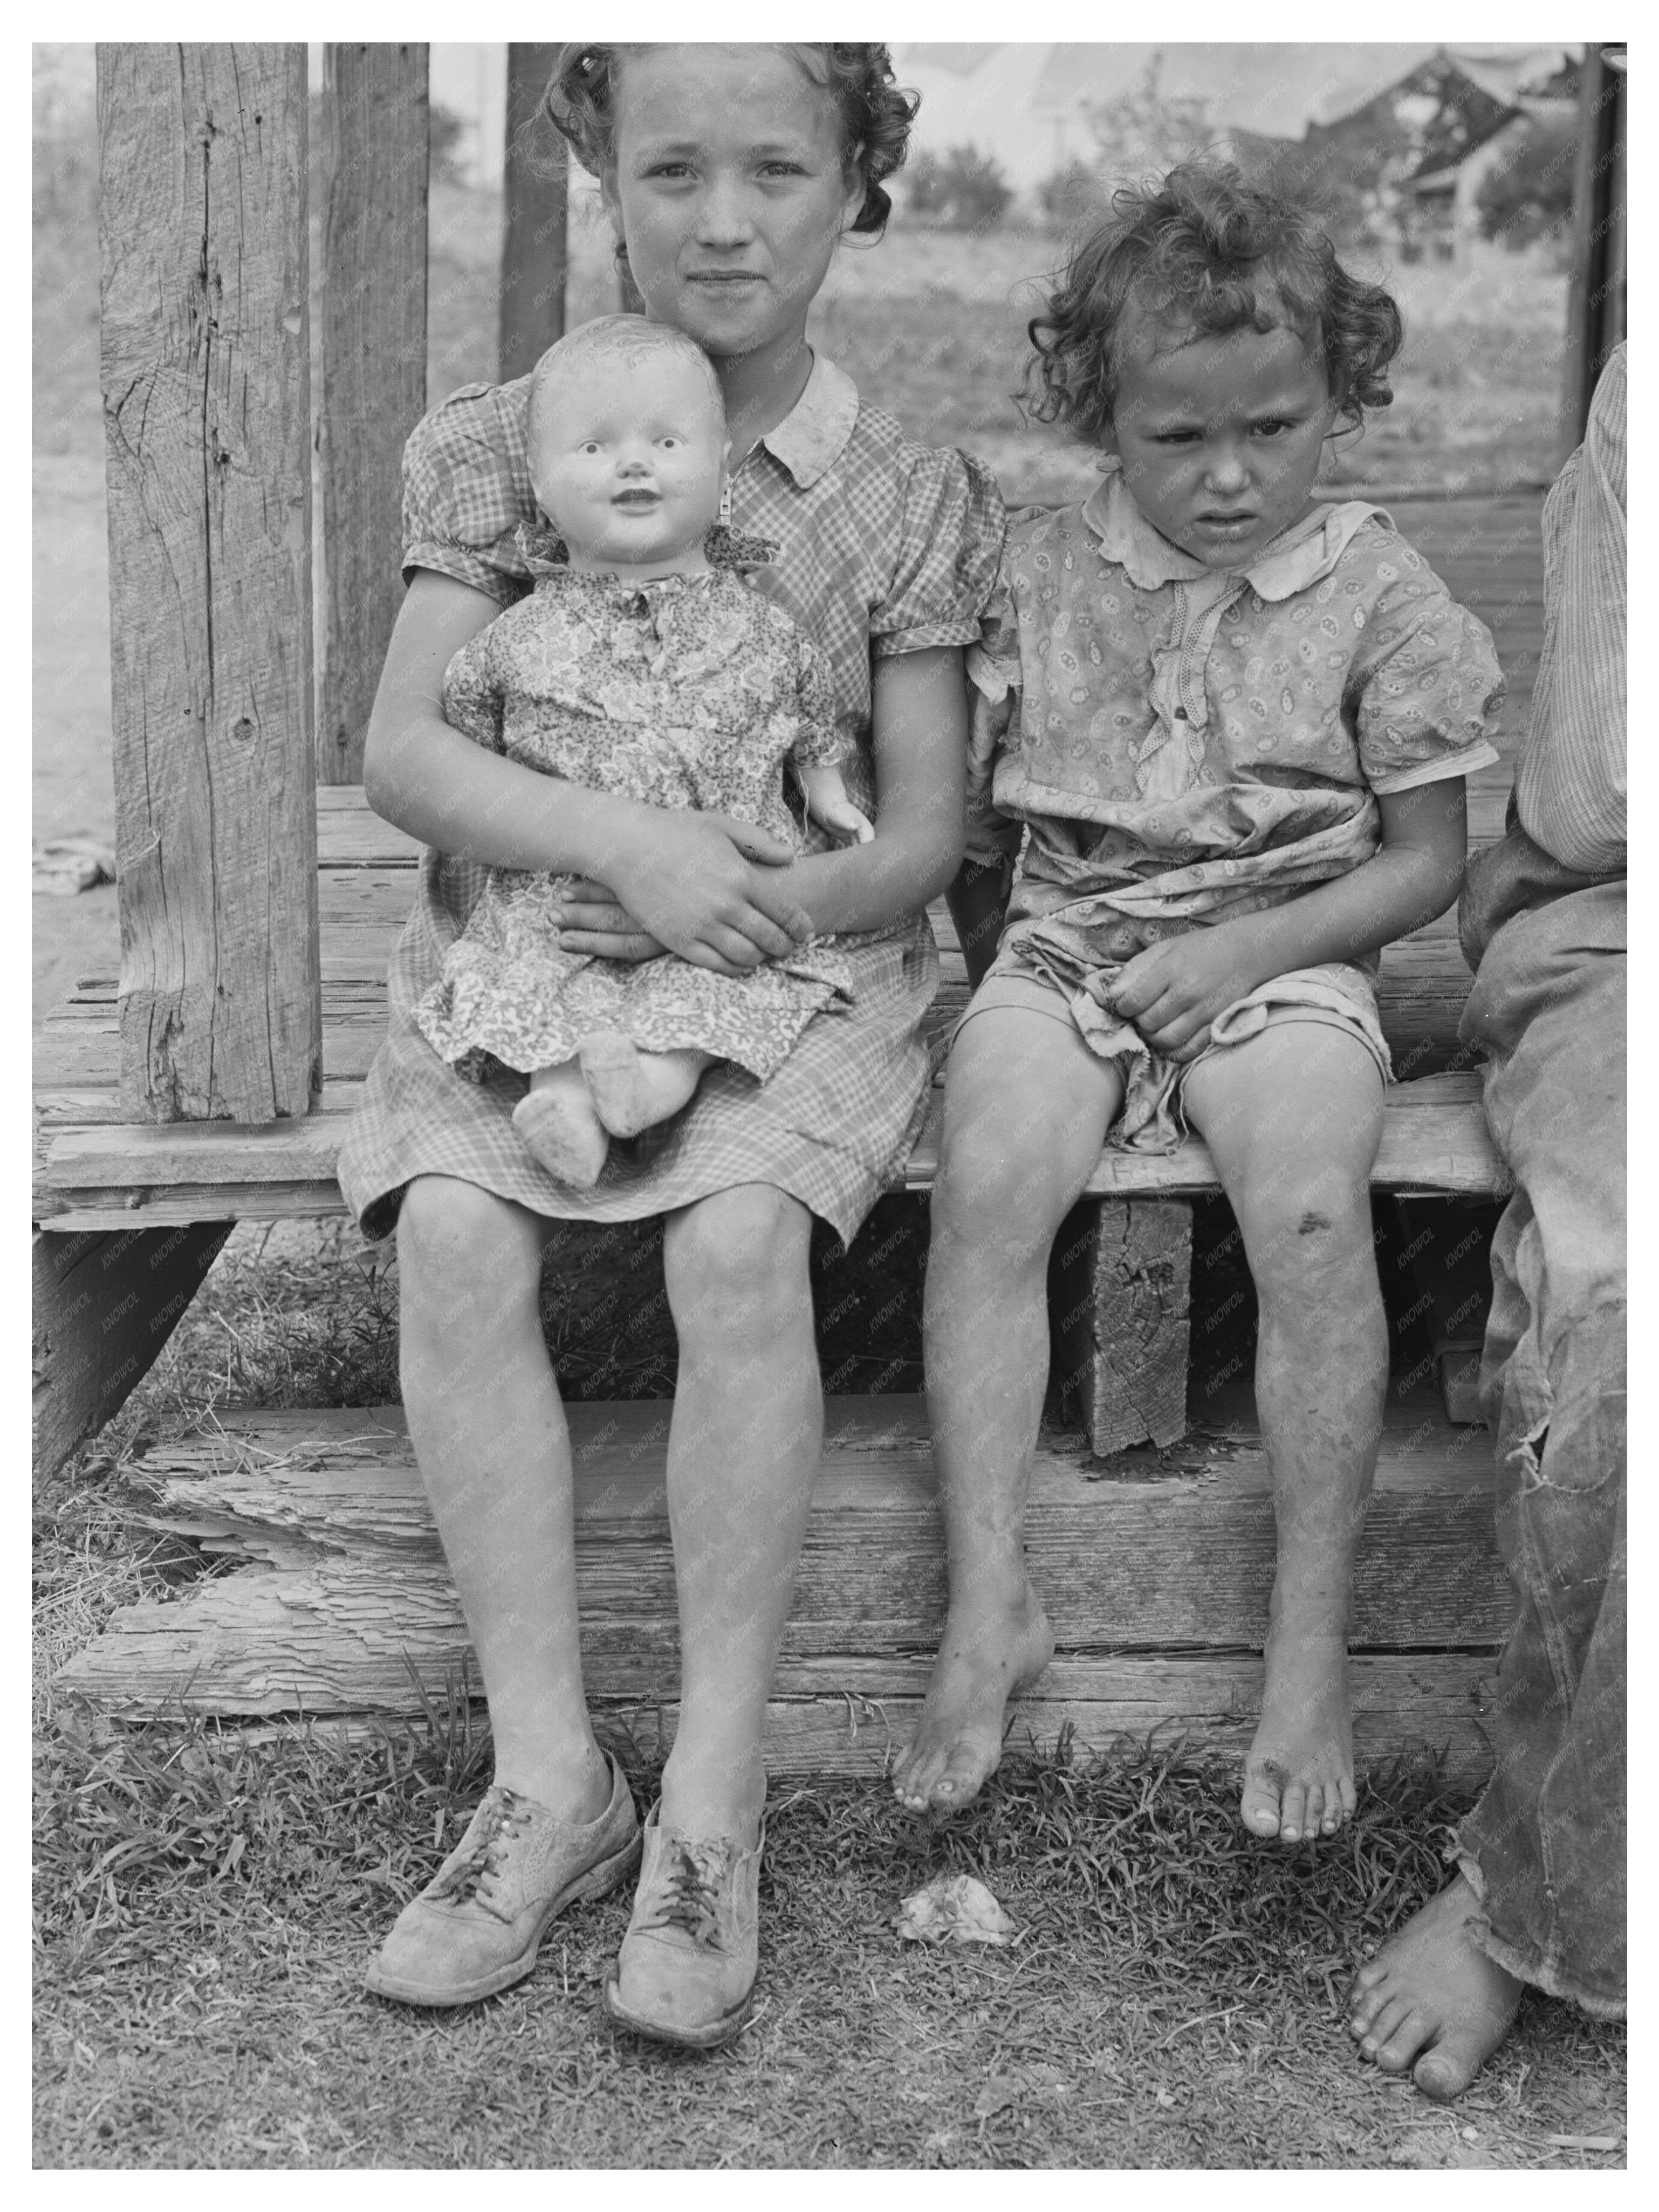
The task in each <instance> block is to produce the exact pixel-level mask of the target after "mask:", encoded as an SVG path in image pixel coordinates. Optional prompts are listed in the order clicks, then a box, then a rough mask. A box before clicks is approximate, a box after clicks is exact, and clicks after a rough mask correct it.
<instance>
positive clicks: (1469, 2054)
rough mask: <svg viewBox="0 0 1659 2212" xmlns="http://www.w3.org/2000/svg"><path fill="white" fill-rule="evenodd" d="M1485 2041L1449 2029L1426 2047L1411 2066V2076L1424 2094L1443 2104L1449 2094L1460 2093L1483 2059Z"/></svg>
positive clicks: (1465, 2087)
mask: <svg viewBox="0 0 1659 2212" xmlns="http://www.w3.org/2000/svg"><path fill="white" fill-rule="evenodd" d="M1486 2056H1487V2054H1486V2049H1485V2046H1484V2045H1483V2044H1482V2043H1481V2042H1480V2040H1479V2039H1477V2038H1474V2037H1471V2036H1468V2035H1462V2034H1460V2033H1458V2032H1457V2030H1456V2029H1455V2028H1452V2029H1449V2030H1448V2031H1447V2033H1445V2034H1444V2035H1443V2036H1442V2037H1441V2038H1440V2039H1439V2041H1438V2042H1437V2043H1436V2045H1434V2048H1433V2049H1432V2050H1431V2051H1425V2052H1424V2053H1423V2056H1422V2057H1420V2058H1419V2060H1418V2062H1417V2063H1416V2065H1415V2066H1414V2067H1413V2069H1412V2079H1413V2081H1415V2082H1416V2084H1417V2086H1418V2087H1419V2089H1420V2090H1421V2091H1422V2092H1423V2093H1424V2095H1425V2097H1436V2098H1438V2099H1439V2100H1440V2101H1441V2102H1442V2103H1444V2102H1445V2101H1446V2100H1448V2099H1449V2098H1452V2097H1461V2096H1462V2093H1463V2092H1464V2090H1465V2089H1467V2088H1468V2086H1469V2084H1470V2082H1471V2081H1474V2077H1475V2075H1477V2074H1478V2073H1479V2072H1480V2069H1481V2067H1482V2066H1483V2065H1484V2064H1485V2063H1486Z"/></svg>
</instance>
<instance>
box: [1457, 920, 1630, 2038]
mask: <svg viewBox="0 0 1659 2212" xmlns="http://www.w3.org/2000/svg"><path fill="white" fill-rule="evenodd" d="M1625 913H1626V905H1625V886H1624V884H1622V883H1620V884H1606V885H1600V886H1597V887H1596V888H1595V889H1593V890H1583V891H1577V892H1573V893H1571V894H1570V895H1569V896H1565V897H1563V898H1559V899H1557V900H1555V901H1553V902H1551V903H1550V904H1548V905H1547V906H1544V907H1541V908H1535V909H1534V910H1533V911H1531V912H1529V913H1523V914H1521V915H1516V918H1515V919H1514V920H1513V921H1510V922H1508V923H1506V924H1505V926H1504V927H1503V928H1502V929H1501V930H1500V931H1499V932H1498V934H1497V936H1496V937H1494V939H1492V943H1491V945H1489V946H1488V948H1487V950H1486V956H1485V957H1484V958H1483V960H1482V961H1481V963H1480V974H1479V975H1478V977H1477V978H1476V981H1475V985H1474V990H1473V991H1472V993H1471V994H1470V997H1469V1003H1468V1010H1467V1012H1466V1013H1465V1015H1464V1019H1463V1032H1462V1033H1463V1036H1464V1037H1465V1039H1466V1040H1467V1041H1469V1042H1474V1043H1477V1044H1480V1045H1481V1046H1483V1047H1484V1048H1486V1051H1487V1053H1488V1054H1489V1055H1490V1061H1489V1065H1488V1067H1487V1070H1486V1113H1487V1117H1488V1119H1489V1121H1491V1124H1492V1134H1493V1137H1494V1138H1495V1139H1496V1141H1497V1144H1498V1149H1499V1150H1500V1152H1502V1153H1503V1155H1504V1159H1505V1160H1506V1161H1507V1162H1508V1164H1509V1166H1510V1170H1511V1171H1512V1172H1513V1174H1514V1176H1515V1179H1516V1191H1515V1195H1514V1197H1513V1199H1512V1200H1510V1206H1509V1207H1508V1209H1507V1211H1506V1212H1505V1213H1504V1218H1503V1220H1502V1222H1501V1224H1500V1225H1499V1228H1498V1235H1497V1237H1496V1239H1495V1240H1494V1243H1493V1246H1492V1284H1493V1299H1492V1319H1491V1322H1490V1323H1489V1325H1488V1328H1487V1334H1486V1348H1485V1356H1484V1358H1483V1361H1482V1369H1481V1389H1482V1396H1483V1401H1484V1402H1485V1405H1486V1411H1487V1415H1488V1419H1490V1420H1491V1421H1492V1425H1493V1426H1494V1428H1495V1429H1496V1431H1497V1491H1498V1496H1497V1511H1498V1543H1499V1547H1500V1549H1501V1551H1502V1553H1503V1557H1504V1565H1505V1566H1506V1568H1507V1569H1508V1571H1509V1576H1510V1583H1511V1584H1512V1585H1513V1587H1514V1590H1515V1595H1516V1601H1517V1603H1518V1608H1519V1609H1518V1612H1517V1614H1516V1620H1515V1624H1514V1626H1513V1627H1512V1629H1511V1631H1510V1637H1509V1641H1508V1643H1507V1644H1506V1645H1505V1646H1504V1655H1503V1658H1502V1661H1501V1662H1500V1665H1499V1668H1498V1691H1497V1697H1496V1699H1495V1701H1494V1706H1493V1710H1492V1713H1491V1716H1490V1718H1489V1723H1488V1725H1489V1730H1490V1735H1491V1738H1492V1751H1493V1755H1494V1759H1495V1761H1496V1765H1495V1771H1494V1773H1493V1775H1492V1781H1491V1783H1490V1784H1489V1785H1488V1787H1487V1789H1486V1794H1485V1796H1483V1797H1482V1798H1481V1801H1480V1804H1479V1805H1478V1806H1477V1807H1476V1808H1475V1810H1474V1813H1473V1814H1471V1815H1470V1816H1469V1818H1468V1820H1467V1821H1466V1822H1465V1823H1464V1825H1463V1827H1462V1832H1461V1833H1460V1837H1459V1844H1460V1856H1461V1857H1462V1860H1463V1864H1464V1869H1465V1871H1466V1873H1468V1875H1469V1877H1470V1879H1471V1880H1472V1881H1474V1884H1475V1887H1477V1888H1478V1889H1479V1890H1480V1893H1481V1895H1482V1898H1483V1900H1484V1903H1485V1906H1486V1915H1487V1917H1488V1919H1489V1921H1490V1923H1491V1935H1490V1937H1489V1938H1488V1940H1487V1948H1488V1949H1489V1951H1490V1952H1491V1954H1492V1956H1493V1957H1494V1958H1495V1959H1497V1960H1498V1962H1499V1963H1500V1965H1502V1966H1506V1967H1507V1968H1508V1969H1509V1970H1510V1972H1511V1973H1514V1974H1516V1975H1518V1976H1519V1977H1520V1978H1522V1980H1523V1981H1526V1982H1529V1983H1531V1984H1534V1985H1535V1986H1536V1987H1538V1988H1539V1989H1541V1990H1547V1991H1549V1992H1550V1993H1551V1994H1552V1995H1553V1996H1564V1997H1571V1998H1572V1999H1574V2000H1575V2001H1576V2002H1578V2003H1579V2004H1582V2005H1583V2007H1584V2008H1585V2009H1586V2010H1587V2011H1589V2012H1592V2013H1595V2014H1598V2015H1603V2016H1606V2015H1616V2014H1620V2013H1622V2012H1623V2010H1624V2007H1625V1613H1626V1574H1625V1280H1626V1278H1625V1244H1626V1222H1625V1135H1626V1103H1625V1038H1626V1013H1625Z"/></svg>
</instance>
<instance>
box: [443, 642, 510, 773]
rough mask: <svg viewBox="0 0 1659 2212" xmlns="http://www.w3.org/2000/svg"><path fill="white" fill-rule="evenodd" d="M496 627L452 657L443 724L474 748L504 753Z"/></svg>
mask: <svg viewBox="0 0 1659 2212" xmlns="http://www.w3.org/2000/svg"><path fill="white" fill-rule="evenodd" d="M495 629H496V625H495V623H485V625H484V627H483V629H481V630H479V631H477V634H476V635H473V636H471V637H470V638H468V640H467V641H466V643H465V645H464V646H462V647H460V648H459V651H458V652H456V653H453V654H452V655H451V657H450V662H449V665H448V667H447V668H446V669H445V671H444V720H445V721H447V723H448V724H449V726H450V727H451V729H453V730H459V732H460V733H461V735H462V736H463V737H464V738H471V740H472V742H473V744H475V745H483V747H484V748H485V750H487V751H489V752H492V753H499V752H504V751H505V750H506V749H507V748H506V740H505V736H504V729H505V720H506V718H505V714H504V708H505V705H506V701H505V696H504V695H503V692H502V690H501V679H500V676H499V673H498V667H497V661H496V654H495V647H496V643H497V640H496V636H495Z"/></svg>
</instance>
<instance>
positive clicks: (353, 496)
mask: <svg viewBox="0 0 1659 2212" xmlns="http://www.w3.org/2000/svg"><path fill="white" fill-rule="evenodd" d="M322 112H323V131H324V145H325V164H326V173H327V178H328V184H327V193H328V199H327V210H326V214H325V219H324V227H323V293H322V303H323V307H322V311H323V331H322V340H323V353H322V357H323V391H322V404H321V407H320V409H319V415H318V450H319V456H320V460H321V472H322V482H323V564H324V582H323V597H324V606H325V626H324V647H323V671H322V708H321V714H320V716H319V722H318V729H317V780H318V781H319V783H325V784H356V783H361V782H362V776H363V737H364V733H365V732H366V730H367V729H368V710H369V708H370V707H371V706H372V705H373V703H374V687H375V685H376V684H377V683H378V682H379V680H380V665H381V663H382V662H383V661H384V659H386V644H387V641H388V640H389V639H390V638H391V635H392V623H394V621H395V620H396V619H397V614H398V607H399V606H400V605H402V604H403V597H404V586H403V578H402V576H401V574H399V556H400V552H401V549H402V544H403V521H402V509H403V450H404V440H405V439H406V438H407V437H408V435H409V434H410V431H411V430H412V429H413V428H414V427H415V425H416V422H418V421H419V420H420V417H421V416H422V414H423V413H424V412H425V411H426V289H427V250H426V249H427V220H426V218H427V172H428V106H427V50H426V48H425V47H424V46H398V45H393V44H388V43H378V44H375V45H372V46H367V45H366V46H356V45H350V46H347V45H334V44H331V45H326V46H324V48H323V100H322Z"/></svg>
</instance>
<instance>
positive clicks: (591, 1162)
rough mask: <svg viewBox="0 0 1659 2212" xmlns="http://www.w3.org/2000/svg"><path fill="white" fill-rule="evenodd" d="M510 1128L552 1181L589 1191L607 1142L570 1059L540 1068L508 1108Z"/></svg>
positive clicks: (608, 1148)
mask: <svg viewBox="0 0 1659 2212" xmlns="http://www.w3.org/2000/svg"><path fill="white" fill-rule="evenodd" d="M513 1127H514V1128H515V1129H516V1130H517V1131H518V1133H519V1134H520V1136H521V1137H522V1138H523V1139H524V1140H525V1142H526V1145H528V1146H529V1147H530V1149H531V1151H532V1152H533V1153H534V1154H535V1156H536V1158H538V1160H539V1161H540V1162H541V1164H542V1165H543V1166H544V1168H545V1169H546V1170H547V1172H548V1173H549V1175H550V1176H552V1177H553V1179H554V1180H555V1182H562V1183H568V1185H569V1186H570V1188H572V1189H573V1190H592V1188H593V1186H594V1184H595V1183H596V1182H598V1181H599V1174H600V1171H601V1170H602V1169H603V1168H604V1166H605V1154H606V1153H607V1152H609V1151H610V1149H611V1139H610V1138H609V1137H608V1136H607V1135H606V1134H605V1130H604V1129H603V1128H602V1127H600V1124H599V1115H597V1114H596V1113H595V1112H594V1110H593V1101H592V1098H591V1097H589V1096H588V1091H587V1085H586V1083H584V1082H583V1080H582V1072H581V1069H580V1067H579V1066H577V1064H576V1062H575V1061H574V1060H566V1061H565V1062H564V1063H563V1064H562V1066H558V1067H549V1068H543V1069H541V1070H540V1071H539V1072H538V1073H537V1074H535V1075H532V1077H531V1079H530V1088H529V1090H528V1091H526V1093H525V1095H524V1097H522V1098H521V1099H520V1101H519V1103H518V1104H517V1105H516V1106H515V1107H514V1108H513Z"/></svg>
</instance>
